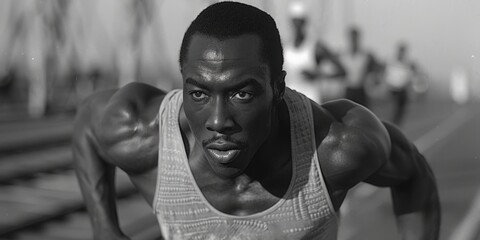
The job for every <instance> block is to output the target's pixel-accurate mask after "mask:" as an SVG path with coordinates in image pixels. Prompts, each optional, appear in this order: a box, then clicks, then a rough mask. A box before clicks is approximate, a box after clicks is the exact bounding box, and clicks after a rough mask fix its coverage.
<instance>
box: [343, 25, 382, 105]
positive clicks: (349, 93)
mask: <svg viewBox="0 0 480 240" xmlns="http://www.w3.org/2000/svg"><path fill="white" fill-rule="evenodd" d="M348 39H349V49H348V51H347V52H346V53H344V54H341V56H340V61H341V64H342V65H343V68H344V69H345V71H346V75H345V85H346V89H345V98H347V99H349V100H352V101H354V102H356V103H358V104H361V105H363V106H365V107H368V95H367V91H366V90H365V84H366V82H367V80H368V79H369V78H372V77H374V74H376V70H377V69H378V67H377V63H376V60H375V57H374V56H373V54H372V53H370V52H369V51H367V50H366V49H364V48H363V47H362V44H361V32H360V30H359V29H358V28H356V27H351V28H350V29H349V30H348Z"/></svg>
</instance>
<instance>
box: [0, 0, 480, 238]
mask: <svg viewBox="0 0 480 240" xmlns="http://www.w3.org/2000/svg"><path fill="white" fill-rule="evenodd" d="M214 2H217V1H207V0H158V1H154V0H78V1H73V0H2V1H0V239H58V240H63V239H65V240H70V239H71V240H73V239H78V240H80V239H81V240H83V239H91V226H90V222H89V220H88V216H87V214H86V212H85V209H84V205H83V201H82V198H81V194H80V192H79V187H78V184H77V182H76V179H75V175H74V172H73V169H72V166H71V161H72V159H71V158H72V156H71V151H70V148H69V146H70V136H71V132H72V121H73V118H74V115H75V111H76V106H77V105H78V104H79V102H81V101H82V100H83V99H85V97H87V96H88V95H89V94H91V93H93V92H95V91H101V90H104V89H110V88H117V87H120V86H123V85H125V84H127V83H129V82H134V81H138V82H145V83H148V84H151V85H154V86H157V87H160V88H162V89H165V90H171V89H174V88H180V87H181V86H182V83H181V76H180V72H179V68H178V63H177V58H178V52H179V47H180V43H181V39H182V37H183V33H184V31H185V30H186V28H187V27H188V25H189V24H190V22H191V21H192V20H193V18H194V17H195V16H196V15H197V14H198V13H199V12H200V11H201V10H202V9H203V8H205V7H206V6H208V5H209V4H211V3H214ZM242 2H245V3H248V4H251V5H254V6H257V7H259V8H261V9H263V10H265V11H267V12H269V13H270V14H271V15H272V16H273V17H274V18H275V20H276V21H277V24H278V28H279V30H280V33H281V36H282V40H283V43H284V48H285V69H286V70H287V72H288V73H287V83H289V82H290V83H292V85H291V86H292V87H293V86H295V84H297V83H296V81H297V80H298V79H301V78H308V79H309V81H307V82H308V84H311V85H310V86H311V87H308V88H309V89H315V92H314V93H313V96H315V97H314V98H317V99H315V100H316V101H318V102H320V103H321V102H324V101H328V100H333V99H338V98H342V97H352V96H353V97H355V96H357V97H358V96H360V97H361V99H363V100H362V102H361V103H362V104H364V105H365V106H366V107H368V108H370V109H371V110H372V111H373V112H374V113H376V114H377V115H378V116H379V117H380V118H381V119H383V120H385V121H391V122H394V123H396V124H397V125H398V126H399V127H400V128H401V129H402V130H403V131H404V132H405V134H406V135H407V137H408V138H409V139H410V140H411V141H412V142H414V143H415V144H416V145H417V147H418V149H419V150H420V151H421V152H422V153H423V154H424V155H425V156H426V158H427V159H428V161H429V162H430V164H431V166H432V168H433V170H434V172H435V175H436V177H437V180H438V186H439V191H440V197H441V204H442V211H443V212H442V226H441V237H440V239H450V240H466V239H480V231H479V229H480V194H479V193H477V190H478V189H479V188H480V150H479V143H480V125H479V124H480V107H479V97H480V28H478V26H477V25H478V24H477V23H479V22H480V1H477V0H455V1H453V0H422V1H412V0H404V1H394V0H304V1H299V0H295V1H294V0H250V1H242ZM352 29H355V32H356V35H355V36H356V37H352ZM353 38H354V39H355V40H352V39H353ZM354 41H355V42H356V43H355V44H353V43H352V42H354ZM317 45H321V46H322V49H323V51H322V52H323V53H325V52H326V51H328V52H329V53H330V54H328V56H330V57H331V58H332V59H337V60H338V61H339V62H340V64H341V65H342V66H343V68H344V70H345V71H346V72H347V76H346V77H341V76H340V77H339V76H335V74H332V76H330V77H327V75H328V74H331V73H334V72H335V71H336V70H335V69H336V68H335V66H334V64H332V63H331V62H329V61H328V60H319V59H320V58H321V56H319V55H315V49H316V46H317ZM353 45H355V46H357V47H353V48H352V46H353ZM352 49H356V50H352ZM317 50H318V49H317ZM317 52H318V51H317ZM320 55H321V54H320ZM323 56H325V55H323ZM366 56H368V57H366ZM400 56H401V57H400ZM307 70H308V71H311V72H315V73H318V74H316V75H315V74H313V75H312V74H310V75H309V77H308V76H307V75H308V74H305V73H304V71H307ZM361 76H365V77H361ZM360 79H361V80H360ZM299 89H300V87H299ZM352 93H353V95H349V94H352ZM306 94H307V93H306ZM358 94H360V95H358ZM117 186H118V189H119V190H118V208H119V216H120V222H121V224H122V226H123V227H122V229H124V230H125V232H126V233H127V234H128V235H129V236H132V237H133V239H160V238H159V228H158V225H157V223H156V222H155V218H154V217H153V215H152V214H151V209H150V208H149V207H148V205H147V204H146V202H145V201H144V200H143V199H141V198H140V196H138V195H137V194H136V192H135V190H134V188H133V187H132V185H131V184H130V182H129V180H128V178H127V177H126V176H125V175H124V174H122V173H121V172H120V173H119V174H118V183H117ZM340 215H341V220H340V222H341V228H340V232H339V239H343V240H347V239H348V240H350V239H387V240H388V239H400V238H399V236H398V234H397V229H396V226H395V222H394V218H393V217H392V208H391V202H390V196H389V191H388V190H386V189H378V188H374V187H372V186H369V185H366V184H365V185H359V186H358V187H356V188H355V190H353V191H351V193H349V196H348V199H347V201H346V203H345V204H344V206H343V207H342V210H341V214H340Z"/></svg>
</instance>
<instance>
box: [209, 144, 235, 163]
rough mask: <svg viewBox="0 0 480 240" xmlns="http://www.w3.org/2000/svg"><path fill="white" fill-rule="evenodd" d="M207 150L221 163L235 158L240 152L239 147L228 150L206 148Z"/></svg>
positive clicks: (229, 161)
mask: <svg viewBox="0 0 480 240" xmlns="http://www.w3.org/2000/svg"><path fill="white" fill-rule="evenodd" d="M207 151H208V152H209V153H210V156H212V157H213V158H214V159H215V160H217V161H218V162H219V163H221V164H228V163H231V162H233V161H234V160H235V158H236V157H237V156H238V154H239V153H240V151H241V150H240V149H230V150H218V149H213V148H208V149H207Z"/></svg>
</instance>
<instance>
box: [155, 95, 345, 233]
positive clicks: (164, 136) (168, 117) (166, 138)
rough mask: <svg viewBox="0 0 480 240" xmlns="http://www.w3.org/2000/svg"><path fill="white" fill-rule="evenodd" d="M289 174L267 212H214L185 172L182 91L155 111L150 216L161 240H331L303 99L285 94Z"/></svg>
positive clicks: (331, 217)
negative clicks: (154, 173) (156, 124)
mask: <svg viewBox="0 0 480 240" xmlns="http://www.w3.org/2000/svg"><path fill="white" fill-rule="evenodd" d="M285 101H286V103H287V107H288V110H289V114H290V126H291V127H290V131H291V141H292V161H293V162H292V163H293V164H292V168H293V172H292V173H293V174H292V179H291V182H290V186H289V188H288V190H287V192H286V193H285V195H284V197H283V198H282V199H281V200H280V201H278V202H277V203H276V204H274V205H273V206H272V207H270V208H269V209H267V210H265V211H262V212H259V213H255V214H252V215H247V216H235V215H229V214H226V213H222V212H220V211H218V210H217V209H215V208H214V207H213V206H212V205H210V203H208V201H207V200H206V199H205V197H204V196H203V194H202V192H201V190H200V189H199V187H198V185H197V184H196V182H195V179H194V177H193V174H192V172H191V170H190V167H189V164H188V159H187V156H186V152H185V147H184V144H183V140H182V136H181V132H180V127H179V123H178V119H179V111H180V109H181V105H182V103H183V99H182V91H181V90H173V91H171V92H169V93H168V94H167V96H166V97H165V99H164V100H163V102H162V104H161V107H160V110H159V119H160V125H159V126H160V127H159V131H160V134H159V160H158V176H157V186H156V192H155V197H154V202H153V212H154V214H155V215H156V216H157V219H158V223H159V224H160V229H161V231H162V235H163V237H164V238H165V239H175V240H176V239H194V240H197V239H208V240H210V239H212V240H213V239H215V240H217V239H222V240H223V239H291V240H294V239H320V240H331V239H336V236H337V228H338V219H337V215H336V213H335V211H334V209H333V205H332V203H331V201H330V197H329V195H328V191H327V188H326V186H325V183H324V180H323V176H322V173H321V169H320V165H319V163H318V159H317V151H316V146H315V136H314V134H313V133H314V131H313V130H314V129H313V115H312V110H311V105H310V102H309V100H308V99H307V98H306V97H305V96H303V95H302V94H300V93H297V92H295V91H293V90H290V89H288V88H287V89H286V92H285Z"/></svg>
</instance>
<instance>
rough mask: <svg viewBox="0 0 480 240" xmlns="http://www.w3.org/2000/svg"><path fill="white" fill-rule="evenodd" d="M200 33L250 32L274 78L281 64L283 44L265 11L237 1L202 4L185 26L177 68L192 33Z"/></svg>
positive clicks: (228, 34) (225, 36)
mask: <svg viewBox="0 0 480 240" xmlns="http://www.w3.org/2000/svg"><path fill="white" fill-rule="evenodd" d="M198 33H199V34H204V35H206V36H211V37H214V38H217V39H219V40H226V39H229V38H233V37H238V36H240V35H243V34H254V35H256V36H258V37H260V40H261V46H260V48H261V49H260V51H261V53H260V55H261V57H262V58H263V59H262V60H264V61H265V62H266V63H267V64H268V65H269V67H270V72H271V78H272V80H273V79H276V78H277V76H279V74H280V73H281V72H282V68H283V47H282V43H281V40H280V34H279V32H278V29H277V25H276V24H275V20H273V18H272V17H271V16H270V15H269V14H268V13H266V12H264V11H262V10H260V9H258V8H256V7H253V6H250V5H247V4H243V3H238V2H229V1H226V2H219V3H215V4H212V5H210V6H208V7H207V8H205V9H204V10H203V11H202V12H201V13H200V14H199V15H198V16H197V18H195V20H193V22H192V23H191V24H190V26H189V27H188V29H187V31H186V32H185V35H184V36H183V41H182V45H181V47H180V58H179V63H180V68H182V66H183V63H184V61H185V57H186V55H187V51H188V45H189V43H190V41H191V38H192V36H193V35H194V34H198Z"/></svg>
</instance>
